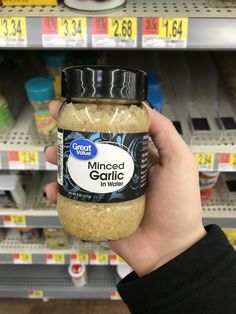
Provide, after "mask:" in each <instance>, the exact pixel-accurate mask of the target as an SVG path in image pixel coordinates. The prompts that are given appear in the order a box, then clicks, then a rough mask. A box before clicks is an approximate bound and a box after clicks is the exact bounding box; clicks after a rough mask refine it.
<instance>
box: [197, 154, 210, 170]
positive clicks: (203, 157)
mask: <svg viewBox="0 0 236 314" xmlns="http://www.w3.org/2000/svg"><path fill="white" fill-rule="evenodd" d="M195 157H196V160H197V162H198V169H199V170H200V171H212V170H214V164H215V154H214V153H196V154H195Z"/></svg>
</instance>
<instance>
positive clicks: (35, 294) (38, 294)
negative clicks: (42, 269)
mask: <svg viewBox="0 0 236 314" xmlns="http://www.w3.org/2000/svg"><path fill="white" fill-rule="evenodd" d="M28 297H29V298H30V299H43V298H44V293H43V291H42V290H29V291H28Z"/></svg>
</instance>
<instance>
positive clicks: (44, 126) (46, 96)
mask: <svg viewBox="0 0 236 314" xmlns="http://www.w3.org/2000/svg"><path fill="white" fill-rule="evenodd" d="M25 88H26V92H27V95H28V98H29V101H30V103H31V105H32V107H33V109H34V119H35V124H36V127H37V130H38V133H39V134H40V135H41V136H43V137H44V138H45V139H47V140H48V139H51V137H52V135H55V134H56V121H55V120H54V119H53V118H52V117H51V116H50V113H49V102H50V101H51V100H52V99H53V98H54V90H53V82H52V80H50V79H49V78H46V77H35V78H32V79H30V80H29V81H27V82H26V84H25Z"/></svg>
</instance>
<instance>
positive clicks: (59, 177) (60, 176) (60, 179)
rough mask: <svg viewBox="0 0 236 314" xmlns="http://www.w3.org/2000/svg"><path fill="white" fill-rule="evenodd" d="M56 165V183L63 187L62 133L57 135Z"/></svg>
mask: <svg viewBox="0 0 236 314" xmlns="http://www.w3.org/2000/svg"><path fill="white" fill-rule="evenodd" d="M57 145H58V148H57V154H58V155H57V164H58V171H57V181H58V183H59V184H60V185H63V133H62V132H58V133H57Z"/></svg>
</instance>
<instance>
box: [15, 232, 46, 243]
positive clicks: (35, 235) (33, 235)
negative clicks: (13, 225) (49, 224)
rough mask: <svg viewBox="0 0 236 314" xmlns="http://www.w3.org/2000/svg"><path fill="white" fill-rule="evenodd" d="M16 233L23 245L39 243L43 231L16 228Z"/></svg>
mask: <svg viewBox="0 0 236 314" xmlns="http://www.w3.org/2000/svg"><path fill="white" fill-rule="evenodd" d="M17 231H18V233H19V235H20V240H21V242H23V243H40V242H41V241H42V239H43V238H42V235H43V230H42V229H39V228H17Z"/></svg>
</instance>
